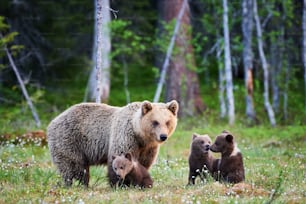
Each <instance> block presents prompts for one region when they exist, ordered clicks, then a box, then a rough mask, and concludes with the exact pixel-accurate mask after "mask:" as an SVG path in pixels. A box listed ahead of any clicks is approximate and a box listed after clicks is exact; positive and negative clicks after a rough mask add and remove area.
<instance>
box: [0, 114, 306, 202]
mask: <svg viewBox="0 0 306 204" xmlns="http://www.w3.org/2000/svg"><path fill="white" fill-rule="evenodd" d="M201 124H207V123H206V122H205V121H203V120H201V119H200V118H197V119H192V120H190V119H189V120H180V121H179V123H178V127H177V130H176V132H175V133H174V135H173V136H172V137H171V138H170V139H169V140H168V141H167V142H166V143H165V144H164V145H162V146H161V149H160V154H159V156H158V160H157V162H156V164H155V165H154V166H153V167H152V168H151V170H150V173H151V176H152V178H153V180H154V187H153V188H152V189H145V190H141V189H137V188H129V189H112V188H110V187H109V185H108V182H107V177H106V168H105V167H103V166H94V167H92V168H91V169H90V173H91V178H90V185H89V188H88V189H86V188H84V187H82V186H80V185H78V184H77V183H75V184H74V185H73V186H72V187H71V188H65V187H64V186H63V184H62V181H61V178H60V176H59V175H58V174H57V172H56V169H55V167H54V166H53V164H52V163H51V160H50V154H49V151H48V147H47V146H46V143H45V141H44V140H43V139H44V138H43V136H40V135H43V132H40V131H37V132H36V133H35V134H34V133H27V134H23V135H20V136H18V134H17V135H16V137H15V138H14V139H9V140H6V137H7V138H8V136H7V135H1V140H0V141H1V146H0V203H80V204H81V203H176V204H177V203H271V202H274V203H305V202H306V173H305V172H306V171H305V170H306V169H305V165H306V158H305V156H306V146H305V141H306V128H305V126H285V127H276V128H271V127H267V126H257V127H249V128H246V127H245V126H239V125H237V126H233V127H228V126H227V125H223V126H221V125H201ZM223 129H228V130H230V131H231V132H232V133H233V135H234V136H235V138H236V142H237V143H238V147H239V148H240V150H241V151H242V153H243V155H244V165H245V172H246V181H245V182H244V183H242V184H236V185H229V184H224V183H218V182H214V181H213V180H212V179H207V181H200V180H197V184H196V185H194V186H187V185H186V184H187V180H188V179H187V177H188V162H187V158H188V154H189V146H190V141H191V136H192V133H193V132H197V133H200V134H204V133H205V134H206V133H207V134H209V135H210V136H211V138H212V139H214V137H215V136H216V135H217V134H219V133H220V132H221V131H222V130H223ZM33 138H34V139H33ZM41 138H42V139H41ZM216 156H218V155H216Z"/></svg>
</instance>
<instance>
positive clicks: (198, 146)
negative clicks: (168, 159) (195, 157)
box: [191, 133, 211, 154]
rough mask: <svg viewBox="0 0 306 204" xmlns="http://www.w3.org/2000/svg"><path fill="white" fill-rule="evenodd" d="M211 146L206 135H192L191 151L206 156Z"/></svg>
mask: <svg viewBox="0 0 306 204" xmlns="http://www.w3.org/2000/svg"><path fill="white" fill-rule="evenodd" d="M210 145H211V139H210V137H209V136H208V135H198V134H196V133H194V134H193V135H192V143H191V151H194V152H196V153H197V154H198V153H202V154H207V153H208V152H209V148H210Z"/></svg>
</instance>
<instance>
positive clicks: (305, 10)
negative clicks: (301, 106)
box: [302, 0, 306, 112]
mask: <svg viewBox="0 0 306 204" xmlns="http://www.w3.org/2000/svg"><path fill="white" fill-rule="evenodd" d="M302 24H303V63H304V90H305V100H304V103H305V112H306V0H304V7H303V23H302Z"/></svg>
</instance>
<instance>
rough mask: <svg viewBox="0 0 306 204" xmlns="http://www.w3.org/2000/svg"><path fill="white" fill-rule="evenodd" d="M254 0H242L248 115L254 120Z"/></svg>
mask: <svg viewBox="0 0 306 204" xmlns="http://www.w3.org/2000/svg"><path fill="white" fill-rule="evenodd" d="M252 31H253V0H243V1H242V34H243V66H244V81H245V89H246V116H247V117H248V118H249V119H250V120H251V121H252V122H254V120H255V117H256V113H255V109H254V100H253V63H252V61H253V53H252Z"/></svg>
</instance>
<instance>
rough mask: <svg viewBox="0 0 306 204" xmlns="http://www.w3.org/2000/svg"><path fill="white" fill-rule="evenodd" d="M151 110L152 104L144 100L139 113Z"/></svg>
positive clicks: (143, 113)
mask: <svg viewBox="0 0 306 204" xmlns="http://www.w3.org/2000/svg"><path fill="white" fill-rule="evenodd" d="M150 110H152V104H151V103H150V102H149V101H144V102H143V103H142V105H141V114H142V115H145V114H147V113H148V112H149V111H150Z"/></svg>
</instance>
